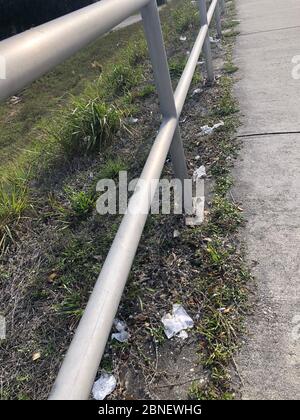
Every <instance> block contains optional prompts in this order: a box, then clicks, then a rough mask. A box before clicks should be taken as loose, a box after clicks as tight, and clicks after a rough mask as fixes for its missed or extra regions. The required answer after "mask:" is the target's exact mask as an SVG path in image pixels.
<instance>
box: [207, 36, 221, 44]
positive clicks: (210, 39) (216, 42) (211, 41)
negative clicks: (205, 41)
mask: <svg viewBox="0 0 300 420" xmlns="http://www.w3.org/2000/svg"><path fill="white" fill-rule="evenodd" d="M209 42H210V43H211V44H218V43H219V42H220V40H219V39H215V38H213V37H212V36H210V37H209Z"/></svg>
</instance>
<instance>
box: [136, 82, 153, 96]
mask: <svg viewBox="0 0 300 420" xmlns="http://www.w3.org/2000/svg"><path fill="white" fill-rule="evenodd" d="M154 92H155V86H154V85H146V86H144V87H142V88H141V89H140V90H139V92H138V96H139V97H140V98H147V97H148V96H151V95H152V94H153V93H154Z"/></svg>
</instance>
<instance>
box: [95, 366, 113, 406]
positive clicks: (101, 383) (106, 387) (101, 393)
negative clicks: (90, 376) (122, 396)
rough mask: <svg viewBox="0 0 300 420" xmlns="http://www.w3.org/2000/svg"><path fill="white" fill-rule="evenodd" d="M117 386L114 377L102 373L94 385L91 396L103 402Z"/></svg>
mask: <svg viewBox="0 0 300 420" xmlns="http://www.w3.org/2000/svg"><path fill="white" fill-rule="evenodd" d="M116 386H117V380H116V378H115V377H114V375H111V374H110V373H106V372H103V373H102V374H101V376H100V378H99V379H98V380H97V381H96V382H95V383H94V386H93V389H92V394H93V397H94V399H95V400H99V401H100V400H104V398H105V397H107V396H108V395H109V394H111V393H112V392H113V391H114V389H115V388H116Z"/></svg>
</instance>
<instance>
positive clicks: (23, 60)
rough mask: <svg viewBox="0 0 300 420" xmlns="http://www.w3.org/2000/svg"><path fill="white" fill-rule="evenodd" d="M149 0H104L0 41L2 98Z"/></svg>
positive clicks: (91, 40) (95, 37)
mask: <svg viewBox="0 0 300 420" xmlns="http://www.w3.org/2000/svg"><path fill="white" fill-rule="evenodd" d="M149 1H150V0H101V1H100V2H98V3H95V4H92V5H90V6H87V7H84V8H82V9H80V10H77V11H76V12H73V13H70V14H68V15H66V16H62V17H61V18H58V19H55V20H53V21H51V22H48V23H45V24H44V25H40V26H38V27H36V28H34V29H30V30H28V31H26V32H23V33H21V34H19V35H16V36H13V37H11V38H8V39H6V40H4V41H1V42H0V57H1V60H2V61H4V62H5V67H6V74H7V78H6V79H4V80H0V100H3V99H6V98H7V97H8V96H10V95H13V94H15V93H16V92H18V91H20V90H21V89H23V88H24V87H25V86H27V85H28V84H29V83H31V82H33V81H34V80H36V79H38V78H39V77H41V76H43V75H44V74H45V73H47V72H49V71H50V70H52V69H53V68H54V67H56V66H57V65H58V64H60V63H62V62H63V61H65V60H66V59H67V58H69V57H71V56H72V55H73V54H75V53H76V52H78V51H79V50H81V49H82V48H83V47H86V46H87V45H88V44H90V43H91V42H93V41H95V40H96V39H97V38H98V37H99V36H101V35H104V34H105V33H107V32H108V31H109V30H111V29H112V28H114V27H115V26H116V25H118V24H119V23H121V22H122V21H123V20H125V19H126V18H128V17H129V16H131V15H132V14H133V13H135V12H138V11H140V10H141V8H142V7H144V6H145V5H146V4H147V3H149Z"/></svg>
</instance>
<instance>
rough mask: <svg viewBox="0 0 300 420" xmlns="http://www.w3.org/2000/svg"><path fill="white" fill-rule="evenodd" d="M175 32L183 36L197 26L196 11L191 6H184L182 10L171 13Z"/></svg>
mask: <svg viewBox="0 0 300 420" xmlns="http://www.w3.org/2000/svg"><path fill="white" fill-rule="evenodd" d="M172 18H173V21H174V26H175V30H176V32H177V33H178V34H183V33H185V32H186V31H188V30H189V29H190V28H192V27H194V26H195V25H197V23H198V21H199V16H198V11H197V9H196V8H195V6H194V5H192V4H188V3H187V4H186V5H185V7H184V8H180V9H176V10H173V11H172Z"/></svg>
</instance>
